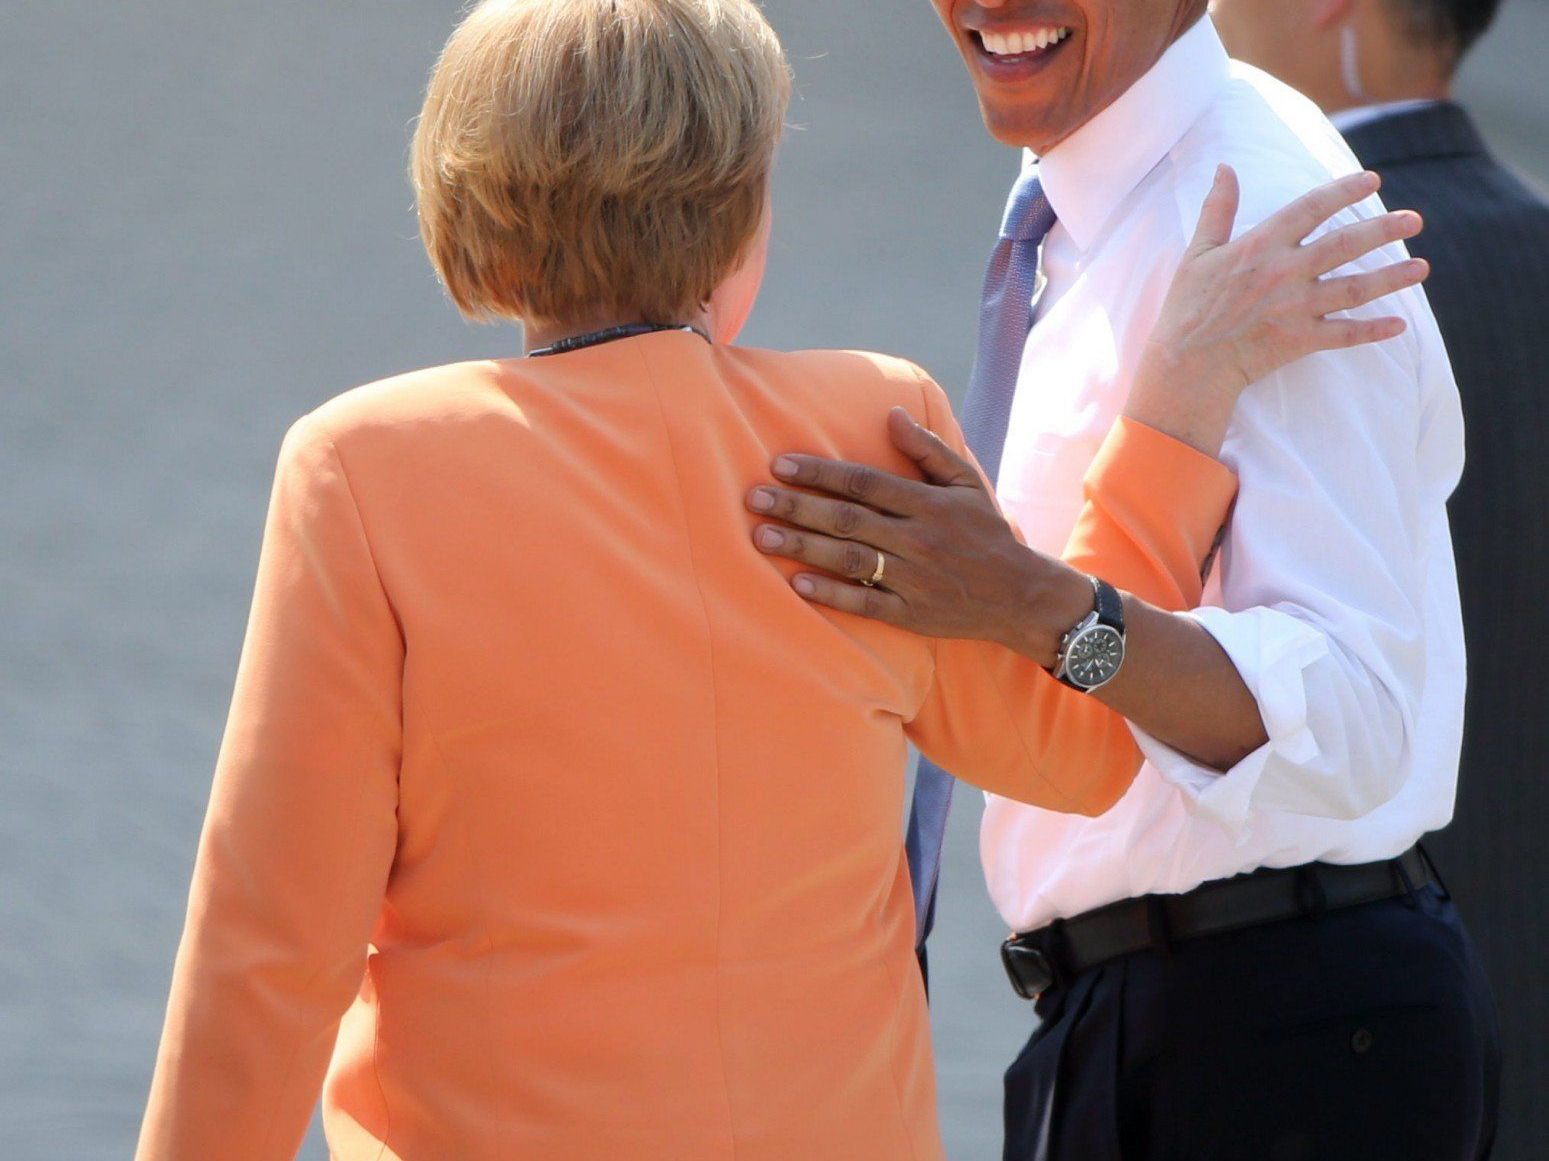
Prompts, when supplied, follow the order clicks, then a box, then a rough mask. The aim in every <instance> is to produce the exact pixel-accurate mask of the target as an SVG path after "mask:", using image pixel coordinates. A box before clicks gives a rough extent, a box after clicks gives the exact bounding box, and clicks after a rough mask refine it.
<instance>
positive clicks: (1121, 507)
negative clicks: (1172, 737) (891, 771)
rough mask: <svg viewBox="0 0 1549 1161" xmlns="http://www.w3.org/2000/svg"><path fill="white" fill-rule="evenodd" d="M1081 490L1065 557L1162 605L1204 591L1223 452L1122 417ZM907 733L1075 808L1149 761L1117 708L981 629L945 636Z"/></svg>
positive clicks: (939, 395)
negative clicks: (1212, 453)
mask: <svg viewBox="0 0 1549 1161" xmlns="http://www.w3.org/2000/svg"><path fill="white" fill-rule="evenodd" d="M925 397H926V401H925V414H926V423H927V425H928V426H929V427H930V428H931V430H933V431H934V432H936V434H937V435H939V436H940V437H941V438H942V439H943V440H944V441H946V443H947V444H948V445H950V446H951V447H952V448H953V449H954V450H956V451H957V452H958V453H959V454H961V455H964V456H968V457H969V458H970V459H971V458H972V456H971V455H970V453H969V452H968V450H967V447H966V445H965V443H964V440H963V434H962V431H961V430H960V429H959V427H958V425H957V421H956V420H955V419H954V418H953V416H952V412H951V407H950V404H949V403H948V402H947V398H946V394H945V393H944V392H943V391H942V390H941V388H940V387H939V386H937V385H936V384H935V383H934V382H931V381H930V380H929V379H928V378H927V379H926V382H925ZM981 474H982V472H981ZM1085 493H1086V505H1085V507H1084V508H1083V510H1082V512H1081V516H1080V519H1079V520H1078V521H1077V523H1076V528H1075V532H1074V534H1073V535H1072V537H1071V540H1070V543H1069V546H1068V548H1067V549H1066V552H1065V559H1066V560H1067V561H1068V562H1069V563H1070V564H1072V565H1074V566H1075V567H1076V568H1079V569H1081V570H1082V571H1083V572H1088V573H1093V574H1095V575H1097V576H1100V577H1102V578H1103V579H1104V580H1106V581H1108V582H1109V583H1110V584H1112V585H1114V586H1115V587H1117V588H1119V589H1122V590H1125V591H1127V592H1130V593H1132V594H1134V595H1135V596H1137V597H1140V598H1141V599H1142V600H1145V601H1147V602H1149V603H1151V604H1154V605H1157V606H1159V607H1161V608H1164V609H1171V610H1181V609H1186V608H1193V607H1194V606H1196V605H1197V604H1198V603H1199V600H1200V594H1201V590H1202V588H1203V581H1202V580H1201V572H1202V569H1203V566H1204V562H1205V561H1206V559H1207V558H1208V556H1209V554H1210V551H1211V548H1212V546H1213V545H1214V543H1215V539H1216V535H1217V532H1218V530H1219V529H1220V528H1221V526H1222V525H1223V524H1224V523H1225V520H1226V516H1227V513H1228V511H1229V509H1230V507H1231V503H1232V500H1233V499H1234V498H1235V497H1236V493H1237V480H1236V477H1235V476H1234V475H1233V474H1232V472H1231V471H1230V470H1229V469H1228V468H1227V467H1226V466H1225V465H1223V464H1221V463H1220V462H1218V461H1216V460H1213V459H1211V458H1210V457H1209V456H1206V455H1203V454H1201V453H1200V452H1197V451H1195V450H1194V449H1192V448H1190V447H1188V446H1187V445H1185V444H1182V443H1179V442H1178V441H1176V440H1174V439H1171V438H1169V437H1168V436H1165V435H1163V434H1161V433H1160V432H1158V431H1155V430H1154V429H1152V428H1149V427H1146V426H1144V425H1142V424H1138V423H1132V422H1130V421H1129V420H1126V419H1120V420H1119V421H1118V422H1117V423H1116V424H1115V425H1114V427H1113V429H1112V430H1111V431H1110V432H1109V434H1108V438H1107V440H1106V441H1105V443H1104V444H1103V447H1102V449H1101V450H1100V451H1099V452H1098V455H1097V458H1096V459H1095V460H1094V461H1093V463H1092V467H1091V470H1090V471H1089V472H1088V473H1087V476H1086V480H1085ZM1014 527H1015V525H1014V524H1013V528H1014ZM1018 539H1021V534H1020V533H1018ZM909 736H910V738H911V740H913V741H914V743H915V745H917V746H918V747H919V748H920V750H921V752H922V753H924V754H925V755H926V756H927V757H929V758H930V759H931V760H932V761H933V762H935V763H937V764H938V765H940V766H941V767H942V768H943V769H946V770H950V771H951V772H952V773H953V774H955V775H957V776H958V777H960V778H962V779H963V780H965V781H967V782H972V783H974V784H975V785H977V786H980V787H983V788H984V789H986V790H990V791H992V792H994V793H996V794H1001V795H1005V796H1006V797H1009V798H1016V799H1020V800H1022V801H1024V802H1030V803H1032V804H1034V805H1036V806H1043V807H1047V808H1049V809H1051V810H1060V811H1066V812H1069V813H1075V814H1088V815H1095V814H1101V813H1102V812H1103V811H1105V810H1107V809H1108V808H1109V807H1111V806H1112V805H1113V804H1114V803H1115V802H1117V801H1118V800H1119V798H1120V797H1122V796H1123V794H1124V792H1125V791H1126V790H1128V789H1129V786H1130V784H1131V783H1132V782H1133V781H1134V780H1135V775H1136V774H1137V773H1139V771H1140V766H1141V762H1142V757H1141V753H1140V749H1139V747H1138V746H1137V745H1136V743H1135V740H1134V737H1133V736H1132V735H1131V734H1130V731H1129V727H1128V725H1126V724H1125V721H1124V719H1123V718H1122V717H1120V716H1119V715H1118V714H1117V713H1115V712H1114V711H1113V710H1111V709H1109V708H1108V707H1107V706H1105V705H1104V704H1103V703H1102V702H1100V701H1098V700H1097V699H1096V698H1094V697H1091V696H1090V695H1088V694H1085V693H1081V692H1079V691H1077V690H1074V689H1070V688H1068V687H1067V686H1064V685H1062V684H1060V683H1059V682H1058V681H1056V680H1055V679H1054V678H1053V677H1052V676H1050V674H1049V673H1048V671H1046V670H1045V669H1044V668H1043V667H1042V666H1040V665H1038V664H1037V663H1035V662H1033V661H1030V660H1028V659H1027V658H1025V657H1023V656H1021V655H1020V654H1018V653H1014V652H1012V651H1011V650H1009V649H1006V648H1005V647H1003V646H1001V645H996V644H993V643H991V642H985V641H968V640H957V639H943V640H940V641H938V642H937V643H936V673H935V680H934V684H933V685H932V687H931V690H930V693H929V695H928V696H927V697H926V700H925V704H924V705H923V707H922V708H921V710H920V712H919V714H918V716H917V717H916V718H915V719H914V721H913V722H912V723H910V725H909Z"/></svg>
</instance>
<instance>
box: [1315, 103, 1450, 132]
mask: <svg viewBox="0 0 1549 1161" xmlns="http://www.w3.org/2000/svg"><path fill="white" fill-rule="evenodd" d="M1438 103H1439V102H1437V101H1435V100H1432V99H1431V98H1429V97H1416V98H1414V99H1412V100H1408V101H1385V102H1383V103H1381V104H1378V105H1357V106H1356V107H1355V108H1353V109H1341V110H1339V112H1337V113H1330V114H1329V116H1328V119H1329V120H1330V121H1332V122H1333V123H1334V128H1335V129H1338V130H1339V131H1340V132H1341V133H1348V132H1350V130H1352V129H1356V128H1359V127H1360V126H1362V125H1367V124H1370V123H1371V122H1373V121H1380V120H1382V118H1384V117H1392V116H1395V115H1397V114H1399V113H1408V112H1410V111H1411V110H1413V109H1424V108H1425V107H1426V106H1428V105H1435V104H1438Z"/></svg>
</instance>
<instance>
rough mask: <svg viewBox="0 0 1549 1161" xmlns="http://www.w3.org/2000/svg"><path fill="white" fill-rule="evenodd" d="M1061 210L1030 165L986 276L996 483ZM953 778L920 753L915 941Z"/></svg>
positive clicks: (988, 399)
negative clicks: (1041, 262)
mask: <svg viewBox="0 0 1549 1161" xmlns="http://www.w3.org/2000/svg"><path fill="white" fill-rule="evenodd" d="M1054 220H1055V219H1054V210H1053V208H1052V207H1051V206H1050V205H1049V199H1048V198H1046V197H1044V196H1043V187H1042V186H1041V185H1040V184H1039V182H1038V176H1037V173H1036V171H1031V170H1029V171H1024V172H1023V174H1022V176H1021V178H1020V179H1018V181H1017V183H1016V185H1015V186H1014V187H1013V188H1012V191H1011V199H1010V201H1009V202H1008V203H1007V205H1006V217H1005V220H1004V221H1003V222H1002V223H1001V227H1000V241H999V242H997V243H996V245H995V252H994V253H993V254H992V255H991V256H990V268H989V271H988V272H987V273H986V274H985V277H984V302H983V305H982V306H981V307H980V311H979V348H978V352H977V354H976V356H975V358H974V368H973V374H972V375H971V376H970V377H969V380H968V396H967V398H966V399H965V400H964V401H963V436H964V438H965V439H966V440H967V441H968V447H969V450H970V451H972V452H973V453H974V455H975V457H977V458H978V460H979V463H980V464H981V465H982V466H983V468H984V472H985V474H986V475H987V476H989V478H990V482H991V483H992V484H993V483H994V482H995V478H996V476H997V475H998V474H999V473H1000V457H1001V452H1002V451H1003V450H1004V448H1005V444H1006V428H1007V426H1008V424H1009V423H1010V422H1011V401H1012V399H1013V398H1015V396H1016V390H1017V376H1018V374H1019V373H1020V371H1021V368H1022V351H1023V348H1025V347H1026V346H1027V335H1028V332H1029V331H1030V330H1031V329H1032V325H1033V309H1034V307H1035V306H1036V305H1037V294H1038V292H1039V290H1040V289H1041V288H1040V287H1039V285H1038V251H1039V247H1040V246H1042V245H1043V240H1044V237H1045V235H1047V234H1048V232H1049V230H1050V229H1052V228H1053V226H1054ZM953 785H954V779H953V777H952V775H951V774H949V773H947V772H946V771H945V770H943V769H942V768H941V767H940V766H937V765H936V764H935V763H934V762H932V761H930V760H929V759H927V758H924V757H922V758H921V759H920V767H919V772H918V774H917V775H916V777H915V783H914V803H913V806H912V808H911V810H910V812H909V830H908V834H907V835H906V837H905V840H904V848H905V851H906V852H907V854H908V858H909V874H910V876H911V878H912V881H913V883H914V919H915V928H914V930H915V945H916V946H917V947H924V946H925V940H926V939H927V938H929V936H930V932H931V927H932V926H933V925H934V923H935V918H936V882H937V879H938V877H939V876H940V872H941V848H942V844H943V843H944V842H945V841H946V833H947V813H948V812H949V811H950V810H951V807H952V787H953Z"/></svg>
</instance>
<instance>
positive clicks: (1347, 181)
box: [1253, 171, 1382, 245]
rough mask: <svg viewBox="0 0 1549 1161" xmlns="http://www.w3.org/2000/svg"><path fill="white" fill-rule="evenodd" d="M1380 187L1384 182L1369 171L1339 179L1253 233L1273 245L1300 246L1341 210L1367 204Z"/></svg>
mask: <svg viewBox="0 0 1549 1161" xmlns="http://www.w3.org/2000/svg"><path fill="white" fill-rule="evenodd" d="M1381 186H1382V179H1381V178H1380V177H1378V176H1377V175H1376V174H1375V173H1372V172H1370V171H1367V172H1364V173H1352V174H1350V175H1348V176H1347V177H1341V178H1336V179H1335V180H1334V181H1331V182H1328V183H1327V184H1325V185H1320V186H1319V187H1318V188H1317V189H1315V190H1313V191H1312V192H1311V193H1306V194H1303V195H1302V196H1301V197H1299V198H1297V199H1296V200H1295V201H1294V202H1292V203H1291V204H1290V205H1288V206H1286V207H1285V209H1283V210H1280V211H1279V212H1278V213H1275V214H1273V215H1272V216H1270V217H1268V218H1265V219H1264V221H1263V222H1261V223H1260V224H1259V225H1258V226H1257V227H1255V228H1254V230H1253V232H1254V233H1255V234H1257V233H1260V232H1262V234H1263V235H1264V236H1265V237H1267V238H1268V239H1269V240H1270V241H1273V242H1280V243H1290V244H1293V245H1294V244H1297V243H1300V242H1302V241H1304V240H1305V239H1306V237H1307V235H1309V234H1311V233H1312V232H1313V231H1314V230H1316V229H1317V228H1318V227H1319V226H1321V225H1322V224H1323V223H1324V222H1326V221H1328V220H1329V219H1330V218H1332V217H1333V216H1334V215H1335V214H1337V213H1339V211H1340V210H1343V209H1348V208H1349V207H1350V206H1353V205H1357V204H1358V203H1360V202H1364V201H1365V200H1366V199H1367V198H1369V197H1371V196H1372V194H1374V193H1376V192H1377V190H1378V189H1379V188H1381Z"/></svg>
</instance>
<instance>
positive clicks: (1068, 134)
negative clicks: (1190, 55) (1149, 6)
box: [1023, 0, 1208, 157]
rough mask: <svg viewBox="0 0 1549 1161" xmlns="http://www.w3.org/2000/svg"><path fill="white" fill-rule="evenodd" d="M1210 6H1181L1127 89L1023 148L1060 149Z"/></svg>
mask: <svg viewBox="0 0 1549 1161" xmlns="http://www.w3.org/2000/svg"><path fill="white" fill-rule="evenodd" d="M1207 9H1208V2H1207V0H1193V2H1191V3H1189V4H1186V5H1184V6H1183V7H1182V8H1180V10H1179V11H1178V13H1177V14H1176V15H1175V16H1174V17H1173V25H1172V27H1171V28H1170V29H1169V30H1168V33H1167V39H1166V41H1164V42H1163V44H1162V49H1161V51H1160V52H1158V53H1157V54H1156V56H1155V57H1153V58H1152V59H1151V60H1150V61H1148V62H1146V65H1145V67H1144V68H1142V69H1141V70H1140V71H1139V72H1137V73H1136V74H1135V75H1134V76H1132V77H1130V78H1129V83H1128V84H1126V85H1125V86H1124V88H1122V89H1120V90H1119V91H1118V92H1116V93H1114V94H1113V96H1112V97H1111V98H1110V99H1109V100H1108V101H1107V103H1105V104H1103V105H1102V106H1100V107H1098V108H1095V109H1088V110H1086V111H1085V114H1084V115H1083V117H1082V118H1081V120H1080V121H1077V122H1075V123H1074V124H1072V125H1068V126H1063V127H1062V128H1061V129H1060V131H1059V133H1058V135H1056V136H1053V137H1050V138H1048V139H1046V140H1044V141H1042V142H1041V143H1039V142H1031V141H1029V142H1024V143H1023V144H1024V147H1025V148H1027V149H1030V150H1032V151H1033V152H1034V153H1035V154H1037V155H1038V156H1039V157H1047V156H1048V155H1049V153H1050V152H1052V151H1053V150H1055V149H1057V148H1059V147H1060V146H1061V145H1062V144H1064V143H1065V142H1066V141H1069V140H1070V139H1071V138H1072V137H1074V136H1075V135H1076V134H1077V133H1079V132H1081V130H1082V129H1084V128H1086V126H1087V125H1089V124H1091V122H1092V121H1093V120H1094V119H1095V118H1096V117H1098V116H1100V115H1101V114H1102V113H1103V112H1104V110H1106V109H1108V108H1109V107H1110V106H1112V105H1113V103H1114V102H1115V101H1117V100H1118V99H1119V98H1120V97H1122V96H1124V94H1125V93H1127V92H1129V91H1130V89H1132V88H1134V87H1135V83H1136V82H1137V81H1139V80H1140V78H1141V77H1143V76H1145V75H1146V74H1147V73H1149V72H1150V71H1151V70H1152V69H1154V68H1155V67H1156V63H1157V61H1159V60H1161V59H1162V58H1163V57H1164V56H1166V55H1167V50H1168V49H1170V48H1172V46H1173V45H1175V44H1177V43H1178V41H1179V39H1180V38H1181V37H1182V36H1183V34H1184V33H1186V32H1188V31H1189V30H1190V29H1191V28H1193V27H1194V26H1195V25H1196V24H1198V23H1199V22H1200V21H1201V20H1203V19H1204V18H1205V14H1206V11H1207Z"/></svg>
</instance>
